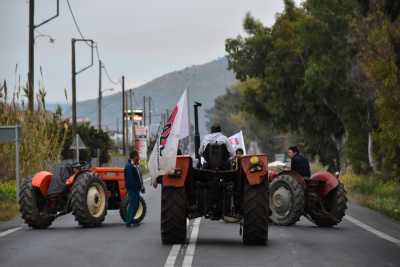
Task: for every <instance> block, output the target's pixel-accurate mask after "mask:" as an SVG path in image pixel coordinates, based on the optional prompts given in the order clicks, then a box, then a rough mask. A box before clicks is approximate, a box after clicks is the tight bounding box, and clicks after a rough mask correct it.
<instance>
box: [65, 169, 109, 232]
mask: <svg viewBox="0 0 400 267" xmlns="http://www.w3.org/2000/svg"><path fill="white" fill-rule="evenodd" d="M106 191H107V187H106V185H105V184H104V182H103V181H102V180H101V179H100V178H99V177H97V176H96V175H94V174H93V173H90V172H84V173H82V174H80V175H79V176H78V177H77V178H76V179H75V183H74V185H73V186H72V191H71V208H72V214H73V215H74V216H75V220H76V221H78V223H79V224H80V225H81V226H83V227H95V226H99V225H100V224H101V223H102V222H103V221H104V219H105V217H106V214H107V196H106Z"/></svg>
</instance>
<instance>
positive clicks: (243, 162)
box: [240, 154, 268, 185]
mask: <svg viewBox="0 0 400 267" xmlns="http://www.w3.org/2000/svg"><path fill="white" fill-rule="evenodd" d="M252 157H258V159H259V164H258V165H259V166H260V167H261V168H262V170H261V171H257V172H251V171H250V169H251V167H252V164H251V163H250V158H252ZM240 167H241V169H242V170H243V173H244V174H245V175H246V179H247V182H248V183H249V185H258V184H261V183H262V182H264V181H265V179H266V178H267V177H268V158H267V156H266V155H265V154H261V155H247V156H242V157H240Z"/></svg>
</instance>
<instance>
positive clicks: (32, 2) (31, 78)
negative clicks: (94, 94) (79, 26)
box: [28, 0, 60, 112]
mask: <svg viewBox="0 0 400 267" xmlns="http://www.w3.org/2000/svg"><path fill="white" fill-rule="evenodd" d="M59 10H60V0H57V13H56V14H55V15H54V16H52V17H50V18H48V19H46V20H44V21H43V22H41V23H39V24H38V25H35V0H29V37H28V42H29V45H28V49H29V51H28V53H29V55H28V60H29V63H28V68H29V71H28V110H29V111H31V112H33V108H34V101H35V100H34V99H35V96H34V95H35V89H34V88H35V86H34V83H35V81H34V80H35V29H36V28H39V27H40V26H42V25H44V24H46V23H47V22H49V21H51V20H53V19H55V18H56V17H58V14H59Z"/></svg>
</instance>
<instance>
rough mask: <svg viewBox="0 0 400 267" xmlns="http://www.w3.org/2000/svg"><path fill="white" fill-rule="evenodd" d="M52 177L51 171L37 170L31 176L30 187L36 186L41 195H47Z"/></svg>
mask: <svg viewBox="0 0 400 267" xmlns="http://www.w3.org/2000/svg"><path fill="white" fill-rule="evenodd" d="M52 177H53V174H52V173H51V172H48V171H41V172H38V173H36V174H35V175H34V176H33V177H32V187H36V188H38V189H39V190H40V193H42V195H43V196H47V192H48V190H49V186H50V182H51V178H52Z"/></svg>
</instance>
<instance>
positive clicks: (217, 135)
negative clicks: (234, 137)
mask: <svg viewBox="0 0 400 267" xmlns="http://www.w3.org/2000/svg"><path fill="white" fill-rule="evenodd" d="M221 131H222V130H221V126H219V125H218V124H214V125H213V126H211V133H209V134H206V135H205V136H204V138H203V142H201V146H200V148H199V154H200V155H201V156H202V155H203V153H204V150H205V149H206V147H207V145H208V144H211V143H214V144H215V143H218V144H225V145H226V148H227V149H228V152H229V156H230V157H231V158H233V157H234V156H235V150H234V149H233V147H232V145H231V143H230V142H229V139H228V137H226V136H225V135H223V134H222V133H221Z"/></svg>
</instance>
